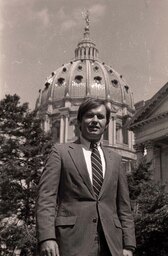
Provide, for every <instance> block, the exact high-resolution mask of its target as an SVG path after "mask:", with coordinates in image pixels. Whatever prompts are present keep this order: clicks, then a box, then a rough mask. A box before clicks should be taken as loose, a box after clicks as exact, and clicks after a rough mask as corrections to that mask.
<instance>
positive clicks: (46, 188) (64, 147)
mask: <svg viewBox="0 0 168 256" xmlns="http://www.w3.org/2000/svg"><path fill="white" fill-rule="evenodd" d="M103 152H104V156H105V161H106V171H105V177H104V181H103V185H102V188H101V191H100V194H99V197H98V199H97V198H96V197H95V195H94V191H93V187H92V184H91V181H90V178H89V174H88V171H87V167H86V163H85V159H84V155H83V151H82V147H81V144H80V142H79V141H77V142H74V143H69V144H60V145H55V146H54V147H53V150H52V152H51V154H50V156H49V158H48V160H47V162H46V165H45V168H44V171H43V173H42V176H41V180H40V184H39V194H38V200H37V234H38V239H39V242H41V241H44V240H47V239H56V241H57V243H58V246H59V250H60V256H79V255H80V256H87V255H88V254H89V252H90V251H91V248H92V245H93V242H94V238H95V234H96V230H97V221H98V218H99V220H100V222H101V224H102V228H103V231H104V235H105V238H106V241H107V244H108V246H109V249H110V251H111V254H112V256H120V255H122V250H123V247H126V246H132V247H135V233H134V222H133V217H132V213H131V208H130V200H129V192H128V186H127V180H126V175H125V173H124V171H123V169H122V163H121V156H119V155H118V154H116V153H115V152H113V151H112V150H111V149H108V148H103Z"/></svg>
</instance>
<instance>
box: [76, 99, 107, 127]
mask: <svg viewBox="0 0 168 256" xmlns="http://www.w3.org/2000/svg"><path fill="white" fill-rule="evenodd" d="M101 105H104V106H105V108H106V124H108V123H109V121H110V112H111V111H110V108H109V107H108V105H107V101H105V100H101V99H95V98H87V99H85V100H84V101H83V102H82V103H81V105H80V106H79V109H78V114H77V121H78V122H79V123H81V122H82V118H83V116H84V115H85V113H86V112H88V111H89V110H91V109H93V108H97V107H99V106H101Z"/></svg>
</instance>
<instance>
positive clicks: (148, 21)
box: [0, 0, 168, 109]
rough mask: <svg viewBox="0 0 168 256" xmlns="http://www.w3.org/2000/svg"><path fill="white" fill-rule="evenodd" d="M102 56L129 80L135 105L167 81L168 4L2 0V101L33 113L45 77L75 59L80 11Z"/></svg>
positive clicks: (155, 0) (153, 0) (167, 0)
mask: <svg viewBox="0 0 168 256" xmlns="http://www.w3.org/2000/svg"><path fill="white" fill-rule="evenodd" d="M85 9H88V10H89V12H90V34H91V38H92V39H93V41H95V42H96V45H97V48H98V50H99V57H100V58H101V60H102V61H103V62H105V63H106V64H108V65H110V66H112V68H113V69H115V70H116V71H117V72H118V73H119V74H121V75H123V78H124V79H125V80H126V81H127V83H128V84H129V86H130V87H131V89H132V92H133V95H134V101H135V102H137V101H139V100H142V99H144V100H146V99H148V98H150V97H152V96H153V95H154V93H156V92H157V91H158V90H159V89H160V88H161V87H162V86H163V85H164V84H165V83H166V82H167V81H168V29H167V26H168V0H0V10H1V13H0V38H1V41H0V43H1V44H0V50H1V51H0V54H1V56H0V86H1V87H0V98H1V99H2V98H3V97H4V96H5V94H8V93H10V94H14V93H17V94H18V95H19V96H20V97H21V100H22V102H29V103H30V108H31V109H33V108H34V105H35V101H36V98H37V97H38V91H39V89H42V88H43V87H44V83H45V80H46V78H47V76H49V75H50V74H51V72H52V71H54V70H56V69H57V68H58V67H60V66H61V65H62V64H64V63H67V62H69V61H70V60H72V59H73V58H74V50H75V47H76V45H77V43H78V42H79V41H80V40H81V38H82V37H83V30H84V26H85V22H84V20H83V18H82V12H83V11H84V10H85Z"/></svg>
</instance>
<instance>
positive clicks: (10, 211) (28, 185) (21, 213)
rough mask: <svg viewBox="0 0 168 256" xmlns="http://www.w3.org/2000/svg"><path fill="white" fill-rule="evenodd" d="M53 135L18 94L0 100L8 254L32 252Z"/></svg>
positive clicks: (2, 232)
mask: <svg viewBox="0 0 168 256" xmlns="http://www.w3.org/2000/svg"><path fill="white" fill-rule="evenodd" d="M50 138H51V136H50V135H49V134H48V135H45V134H44V132H43V130H42V129H41V123H40V120H39V119H38V118H37V115H36V113H35V112H34V111H33V112H31V111H29V109H28V104H27V103H24V104H20V98H19V96H17V95H16V94H15V95H13V96H11V95H6V97H5V98H4V99H3V100H1V101H0V145H1V146H0V159H1V160H0V220H1V224H0V247H1V250H2V251H4V255H14V254H13V252H14V251H15V250H16V249H20V250H21V252H22V255H32V254H33V250H34V248H35V244H36V238H35V237H36V236H35V199H36V191H37V184H38V181H39V176H40V173H41V171H42V168H43V165H44V159H45V157H46V154H47V152H48V150H49V148H50V146H51V139H50Z"/></svg>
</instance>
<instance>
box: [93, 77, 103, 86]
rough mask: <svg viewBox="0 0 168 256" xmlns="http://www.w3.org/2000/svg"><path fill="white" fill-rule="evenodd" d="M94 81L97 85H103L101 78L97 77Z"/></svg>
mask: <svg viewBox="0 0 168 256" xmlns="http://www.w3.org/2000/svg"><path fill="white" fill-rule="evenodd" d="M94 81H95V83H97V84H101V81H102V78H101V77H100V76H95V77H94Z"/></svg>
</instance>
